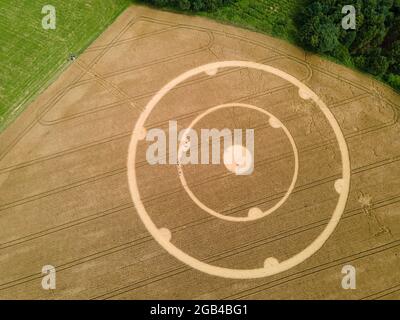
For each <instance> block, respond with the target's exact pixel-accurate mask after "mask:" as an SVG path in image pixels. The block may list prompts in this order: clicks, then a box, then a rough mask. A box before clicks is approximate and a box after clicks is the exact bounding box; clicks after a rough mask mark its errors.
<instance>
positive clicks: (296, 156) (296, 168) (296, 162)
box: [178, 103, 299, 222]
mask: <svg viewBox="0 0 400 320" xmlns="http://www.w3.org/2000/svg"><path fill="white" fill-rule="evenodd" d="M230 107H242V108H247V109H252V110H256V111H258V112H261V113H263V114H266V115H267V116H268V117H269V118H270V119H271V118H273V119H274V120H276V121H279V125H280V126H279V128H282V129H283V131H284V132H285V134H286V136H287V137H288V139H289V141H290V144H291V146H292V149H293V154H294V172H293V177H292V181H291V182H290V185H289V188H288V190H287V191H286V193H285V194H284V196H283V197H282V198H281V199H280V200H279V201H278V202H277V203H276V204H275V205H273V206H272V207H271V208H269V209H268V210H266V211H263V212H261V213H260V214H257V215H248V216H247V217H231V216H226V215H223V214H221V213H219V212H216V211H215V210H212V209H211V208H209V207H208V206H206V205H205V204H204V203H203V202H201V201H200V200H199V199H198V198H197V197H196V195H195V194H194V193H193V192H192V190H190V188H189V186H188V184H187V182H186V178H185V175H184V173H183V169H182V165H181V164H180V163H178V167H179V168H180V169H181V170H180V174H179V179H180V180H181V184H182V186H183V188H184V189H185V191H186V192H187V194H188V195H189V197H190V198H191V199H192V201H193V202H194V203H196V204H197V205H198V206H199V207H200V208H201V209H203V210H204V211H206V212H208V213H209V214H211V215H213V216H215V217H217V218H220V219H223V220H227V221H235V222H244V221H252V220H256V219H259V218H262V217H265V216H267V215H269V214H271V213H272V212H274V211H275V210H277V209H278V208H279V207H280V206H282V204H283V203H284V202H285V201H286V200H287V198H288V197H289V196H290V194H291V193H292V191H293V189H294V186H295V185H296V180H297V176H298V172H299V153H298V150H297V147H296V143H295V142H294V139H293V137H292V135H291V134H290V132H289V130H288V129H287V128H286V126H285V125H284V124H283V123H282V122H281V121H280V120H279V119H278V118H277V117H275V116H274V115H273V114H271V113H270V112H268V111H266V110H264V109H262V108H259V107H256V106H253V105H250V104H246V103H226V104H221V105H218V106H215V107H212V108H210V109H208V110H206V111H205V112H203V113H201V114H199V115H198V116H197V117H196V118H195V119H194V120H193V121H192V122H191V123H190V125H189V126H188V127H187V128H186V130H185V131H184V133H183V135H182V137H185V136H186V135H187V133H188V131H189V130H191V129H192V128H193V127H194V126H195V125H196V124H197V123H198V122H199V121H200V120H201V119H203V118H204V117H205V116H207V115H208V114H210V113H212V112H215V111H217V110H220V109H224V108H230ZM182 147H183V139H182V140H181V141H180V143H179V148H178V159H180V157H181V154H182Z"/></svg>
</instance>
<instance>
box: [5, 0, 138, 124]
mask: <svg viewBox="0 0 400 320" xmlns="http://www.w3.org/2000/svg"><path fill="white" fill-rule="evenodd" d="M130 3H131V1H130V0H73V1H65V0H52V1H47V0H18V1H10V0H0V29H1V32H0V131H2V129H4V127H5V126H6V125H7V124H9V123H10V122H11V121H12V120H13V119H14V118H15V117H16V116H17V115H18V114H19V113H20V112H21V111H22V110H23V108H24V106H26V104H27V102H29V101H30V100H31V99H32V98H33V97H35V95H37V94H38V92H39V91H41V90H42V89H44V88H45V87H46V84H48V83H49V81H50V80H51V79H52V78H53V77H54V76H55V75H56V74H57V73H58V71H60V70H62V68H63V66H65V65H66V64H67V58H68V55H69V53H70V52H75V53H80V52H82V51H83V50H84V49H85V48H86V47H87V46H88V45H89V44H90V43H91V42H92V41H93V40H94V39H96V38H97V36H98V35H99V34H101V32H102V31H103V30H104V29H105V28H106V27H107V26H108V25H109V24H110V23H112V21H113V20H114V19H115V18H116V17H117V16H118V15H119V14H120V13H121V12H122V11H123V10H124V9H125V8H126V7H127V6H128V5H129V4H130ZM46 4H51V5H53V6H54V7H55V8H56V13H57V28H56V30H44V29H43V28H42V18H43V17H44V15H43V14H42V13H41V11H42V7H43V6H44V5H46Z"/></svg>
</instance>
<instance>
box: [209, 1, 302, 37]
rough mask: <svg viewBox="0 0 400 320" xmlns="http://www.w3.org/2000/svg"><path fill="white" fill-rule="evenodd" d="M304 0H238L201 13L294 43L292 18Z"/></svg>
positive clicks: (294, 29)
mask: <svg viewBox="0 0 400 320" xmlns="http://www.w3.org/2000/svg"><path fill="white" fill-rule="evenodd" d="M306 1H308V0H238V1H237V2H235V3H233V4H231V5H228V6H226V7H222V8H219V9H218V10H216V11H215V12H210V13H209V12H207V13H201V15H203V16H207V17H209V18H212V19H215V20H218V21H221V22H227V23H230V24H234V25H237V26H240V27H244V28H247V29H252V30H255V31H261V32H264V33H267V34H271V35H273V36H275V37H278V38H282V39H285V40H287V41H289V42H292V43H296V39H297V38H298V37H297V30H296V27H295V23H294V19H295V16H296V14H297V12H298V10H299V9H300V7H301V6H302V5H303V4H304V3H305V2H306Z"/></svg>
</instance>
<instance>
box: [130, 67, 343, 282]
mask: <svg viewBox="0 0 400 320" xmlns="http://www.w3.org/2000/svg"><path fill="white" fill-rule="evenodd" d="M222 68H250V69H256V70H260V71H264V72H267V73H270V74H273V75H276V76H278V77H280V78H283V79H285V80H286V81H288V82H290V83H291V84H293V85H295V86H296V87H297V88H299V90H301V91H299V92H302V93H307V95H304V96H307V97H309V99H311V100H312V101H313V102H314V103H315V104H317V106H318V107H319V108H320V110H321V112H322V113H323V114H324V116H325V117H326V119H327V120H328V122H329V124H330V125H331V127H332V129H333V131H334V133H335V136H336V139H337V141H338V144H339V149H340V155H341V161H342V177H341V180H342V182H341V183H340V193H339V198H338V202H337V204H336V207H335V209H334V211H333V214H332V217H331V218H330V220H329V221H328V224H327V225H326V227H325V228H324V230H322V232H321V233H320V234H319V235H318V236H317V237H316V238H315V239H314V240H313V241H312V242H311V244H310V245H309V246H308V247H306V248H305V249H303V250H302V251H300V252H298V253H297V254H295V255H294V256H292V257H290V258H288V259H286V260H283V261H278V260H276V261H275V260H268V263H266V265H267V266H265V265H264V266H263V267H261V268H255V269H231V268H224V267H219V266H215V265H211V264H208V263H205V262H203V261H200V260H198V259H196V258H194V257H192V256H190V255H188V254H187V253H185V252H184V251H182V250H180V249H179V248H178V247H176V246H175V245H174V244H173V243H172V242H171V241H170V240H169V239H168V238H169V237H166V236H165V232H164V234H163V232H162V231H160V229H159V228H158V227H157V226H156V225H155V224H154V222H153V220H152V219H151V218H150V216H149V215H148V213H147V212H146V209H145V207H144V205H143V202H142V199H141V197H140V192H139V188H138V185H137V180H136V179H137V178H136V167H135V162H136V153H137V146H138V142H139V140H140V136H141V131H142V128H144V127H145V126H144V125H145V122H146V120H147V118H148V117H149V115H150V113H151V112H152V111H153V109H154V108H155V107H156V105H157V104H158V102H159V101H160V100H161V99H162V98H163V97H164V96H165V95H166V94H167V93H168V92H169V91H170V90H172V89H173V88H174V87H176V86H177V85H179V84H180V83H182V82H183V81H185V80H187V79H189V78H192V77H194V76H196V75H198V74H201V73H203V72H205V73H206V72H207V71H209V72H210V70H219V69H222ZM127 169H128V170H127V171H128V183H129V190H130V193H131V197H132V201H133V203H134V204H135V207H136V210H137V213H138V215H139V217H140V218H141V220H142V221H143V224H144V225H145V227H146V228H147V230H148V231H149V232H150V234H151V235H152V236H153V237H154V239H155V240H156V241H157V242H158V243H159V244H160V245H161V246H162V247H163V248H164V249H165V250H166V251H167V252H168V253H170V254H171V255H173V256H174V257H175V258H177V259H178V260H180V261H181V262H183V263H185V264H187V265H188V266H190V267H192V268H194V269H197V270H199V271H202V272H205V273H207V274H210V275H214V276H219V277H223V278H230V279H254V278H261V277H266V276H271V275H274V274H277V273H280V272H283V271H286V270H289V269H291V268H293V267H294V266H296V265H298V264H300V263H302V262H303V261H304V260H306V259H308V258H309V257H311V256H312V255H313V254H314V253H316V252H317V251H318V250H319V249H320V248H321V247H322V246H323V245H324V243H325V242H326V241H327V240H328V238H329V236H330V235H331V234H332V233H333V231H334V230H335V228H336V226H337V224H338V223H339V220H340V218H341V216H342V214H343V211H344V208H345V206H346V202H347V198H348V195H349V189H350V171H351V168H350V159H349V152H348V148H347V144H346V140H345V139H344V136H343V133H342V131H341V129H340V127H339V124H338V123H337V121H336V119H335V117H334V115H333V114H332V113H331V111H330V110H329V109H328V107H327V106H326V105H325V103H324V102H323V101H322V100H321V99H320V98H319V97H318V96H317V95H316V94H315V93H314V92H313V91H312V90H311V89H310V88H308V87H307V86H306V85H305V84H304V83H302V82H301V81H299V80H298V79H296V78H295V77H293V76H291V75H290V74H288V73H286V72H283V71H282V70H279V69H277V68H274V67H271V66H268V65H263V64H260V63H256V62H250V61H222V62H215V63H210V64H206V65H202V66H200V67H197V68H194V69H191V70H189V71H187V72H184V73H183V74H181V75H180V76H178V77H177V78H175V79H173V80H172V81H170V82H169V83H167V84H166V85H165V86H164V87H162V88H161V89H160V91H158V92H157V93H156V95H155V96H154V97H153V98H152V99H151V100H150V101H149V103H148V104H147V105H146V107H145V109H144V111H143V112H142V113H141V115H140V116H139V119H138V120H137V122H136V124H135V127H134V129H133V133H132V137H131V142H130V144H129V153H128V168H127ZM277 261H278V263H277ZM271 262H273V263H271Z"/></svg>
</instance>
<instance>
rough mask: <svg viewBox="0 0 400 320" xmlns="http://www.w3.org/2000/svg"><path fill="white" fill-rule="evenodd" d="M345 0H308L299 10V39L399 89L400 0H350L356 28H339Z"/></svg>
mask: <svg viewBox="0 0 400 320" xmlns="http://www.w3.org/2000/svg"><path fill="white" fill-rule="evenodd" d="M347 4H349V1H348V0H347V1H346V0H319V1H310V2H309V4H308V5H307V6H306V7H305V8H303V9H302V10H301V11H300V14H299V15H298V19H297V25H298V28H299V30H300V32H299V40H300V43H301V44H302V45H303V46H304V47H306V48H307V49H309V50H312V51H315V52H318V53H322V54H326V55H330V56H333V57H334V58H336V59H338V60H339V61H341V62H342V63H344V64H346V65H349V66H356V67H357V68H359V69H361V70H364V71H366V72H368V73H371V74H372V75H374V76H376V77H378V78H381V79H383V80H385V81H387V82H388V83H389V84H391V85H392V86H393V87H395V88H397V89H399V90H400V0H352V1H351V4H352V5H353V6H354V7H355V9H356V29H355V30H351V29H349V30H345V29H343V28H342V24H341V21H342V19H343V16H344V15H343V14H342V8H343V6H345V5H347Z"/></svg>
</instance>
